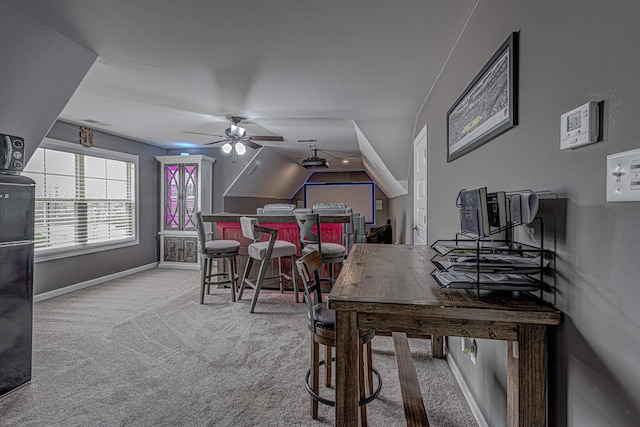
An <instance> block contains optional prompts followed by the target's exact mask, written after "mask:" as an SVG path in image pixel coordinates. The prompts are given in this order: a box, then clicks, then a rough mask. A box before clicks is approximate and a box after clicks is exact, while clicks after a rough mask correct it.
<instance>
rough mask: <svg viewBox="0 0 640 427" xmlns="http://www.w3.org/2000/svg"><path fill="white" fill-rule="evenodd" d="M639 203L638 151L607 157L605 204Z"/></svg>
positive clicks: (639, 166)
mask: <svg viewBox="0 0 640 427" xmlns="http://www.w3.org/2000/svg"><path fill="white" fill-rule="evenodd" d="M633 201H640V149H635V150H629V151H625V152H622V153H617V154H610V155H608V156H607V202H633Z"/></svg>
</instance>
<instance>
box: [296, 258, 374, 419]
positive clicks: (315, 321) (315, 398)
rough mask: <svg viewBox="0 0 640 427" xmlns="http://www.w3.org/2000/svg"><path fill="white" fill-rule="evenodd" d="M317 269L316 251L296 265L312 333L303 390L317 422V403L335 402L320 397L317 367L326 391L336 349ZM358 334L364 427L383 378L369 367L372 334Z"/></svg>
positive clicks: (332, 321) (331, 312) (330, 312)
mask: <svg viewBox="0 0 640 427" xmlns="http://www.w3.org/2000/svg"><path fill="white" fill-rule="evenodd" d="M320 265H322V259H321V257H320V253H319V252H317V251H314V252H310V253H308V254H306V255H304V256H302V257H301V258H299V259H298V260H297V261H296V267H297V269H298V274H299V275H300V277H301V278H302V283H303V285H304V296H305V299H306V301H307V303H308V305H309V316H308V319H309V323H308V327H309V331H310V332H311V336H310V344H311V347H310V349H311V358H310V365H311V366H310V367H309V370H308V371H307V375H306V380H305V386H306V389H307V391H308V392H309V395H310V412H311V417H312V418H314V419H316V418H318V403H323V404H325V405H328V406H335V401H332V400H330V399H327V398H325V397H322V396H320V384H319V383H320V375H319V374H320V366H322V365H324V374H325V375H324V385H325V387H331V370H332V363H333V361H334V360H335V359H334V358H333V357H332V349H333V348H334V347H335V346H336V337H335V330H336V313H335V311H334V310H331V309H329V308H328V307H327V303H326V302H322V293H321V291H320V276H319V274H318V269H319V268H320ZM358 334H359V340H358V358H359V365H360V373H359V376H358V377H359V387H360V402H359V405H360V419H361V423H362V426H366V424H367V421H366V420H367V412H366V405H367V404H368V403H369V402H371V401H373V400H374V399H375V398H376V397H378V394H379V393H380V389H381V388H382V378H381V377H380V374H379V373H378V371H377V370H376V369H375V368H374V367H373V364H372V352H371V340H372V339H373V337H374V331H358ZM320 345H323V346H324V349H325V352H324V360H322V361H321V360H320ZM365 371H366V375H365ZM374 374H375V376H376V379H377V387H376V388H375V390H374V389H373V376H374ZM365 379H366V391H365Z"/></svg>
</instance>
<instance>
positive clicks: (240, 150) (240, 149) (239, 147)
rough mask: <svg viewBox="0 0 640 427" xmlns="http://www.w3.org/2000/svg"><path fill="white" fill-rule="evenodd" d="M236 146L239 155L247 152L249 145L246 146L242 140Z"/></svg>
mask: <svg viewBox="0 0 640 427" xmlns="http://www.w3.org/2000/svg"><path fill="white" fill-rule="evenodd" d="M235 147H236V153H238V155H239V156H242V155H243V154H244V153H246V152H247V147H245V146H244V144H243V143H242V142H236V143H235Z"/></svg>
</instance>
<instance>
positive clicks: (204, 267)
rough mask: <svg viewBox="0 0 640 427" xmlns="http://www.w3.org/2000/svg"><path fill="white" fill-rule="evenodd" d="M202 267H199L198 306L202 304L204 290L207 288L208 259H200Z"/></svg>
mask: <svg viewBox="0 0 640 427" xmlns="http://www.w3.org/2000/svg"><path fill="white" fill-rule="evenodd" d="M201 261H202V265H201V266H200V304H204V288H205V286H207V284H206V283H207V262H208V261H209V258H205V257H202V258H201Z"/></svg>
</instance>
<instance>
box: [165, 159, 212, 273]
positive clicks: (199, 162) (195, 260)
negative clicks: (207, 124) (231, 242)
mask: <svg viewBox="0 0 640 427" xmlns="http://www.w3.org/2000/svg"><path fill="white" fill-rule="evenodd" d="M156 160H157V161H158V162H160V186H161V194H162V203H161V206H160V225H161V227H162V229H161V230H160V233H159V234H160V264H159V267H173V268H193V269H198V268H200V257H199V256H198V232H197V230H196V212H198V211H202V213H203V214H208V213H211V202H212V190H213V163H214V162H215V159H214V158H212V157H207V156H202V155H190V156H156Z"/></svg>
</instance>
